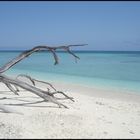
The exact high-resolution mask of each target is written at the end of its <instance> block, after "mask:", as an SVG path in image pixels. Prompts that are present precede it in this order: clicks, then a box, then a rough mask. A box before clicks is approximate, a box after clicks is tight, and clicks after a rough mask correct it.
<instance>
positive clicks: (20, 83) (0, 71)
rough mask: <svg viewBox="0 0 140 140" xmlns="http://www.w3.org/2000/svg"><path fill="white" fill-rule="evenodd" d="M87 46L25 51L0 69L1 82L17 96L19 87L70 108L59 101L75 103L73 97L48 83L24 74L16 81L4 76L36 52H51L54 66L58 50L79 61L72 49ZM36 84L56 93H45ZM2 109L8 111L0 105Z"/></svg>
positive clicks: (45, 47) (40, 48) (38, 48)
mask: <svg viewBox="0 0 140 140" xmlns="http://www.w3.org/2000/svg"><path fill="white" fill-rule="evenodd" d="M85 45H87V44H78V45H67V46H59V47H49V46H36V47H34V48H32V49H31V50H28V51H24V52H23V53H21V54H20V55H19V56H17V57H16V58H14V59H12V60H11V61H10V62H8V63H6V64H5V65H4V66H3V67H1V68H0V82H2V83H4V84H5V85H6V86H7V87H8V88H9V89H10V91H12V92H13V93H15V94H16V95H19V94H18V92H20V90H19V89H18V87H20V88H22V89H25V90H27V91H29V92H32V93H33V94H36V95H37V96H39V97H40V98H42V99H43V101H44V102H46V101H50V102H52V103H55V104H57V105H58V106H59V107H64V108H68V107H67V106H66V105H64V104H62V103H60V102H58V101H57V100H61V99H69V100H71V101H73V102H74V100H73V97H69V96H68V95H66V94H65V93H64V92H62V91H57V90H56V88H54V87H53V86H52V84H50V83H48V82H44V81H40V80H37V79H34V78H32V77H30V76H28V75H24V74H20V75H18V76H17V77H16V78H15V79H14V78H10V77H8V76H6V75H4V74H3V73H4V72H5V71H7V70H8V69H10V68H11V67H13V66H14V65H15V64H17V63H19V62H20V61H21V60H23V59H25V58H26V57H28V56H30V55H31V54H33V53H35V52H41V51H49V52H51V53H52V55H53V57H54V60H55V62H54V65H56V64H58V56H57V54H56V50H58V49H62V50H64V51H66V52H67V53H69V54H70V55H72V56H73V57H74V58H75V59H79V57H78V56H76V55H75V54H74V53H73V52H72V51H71V50H70V47H74V46H85ZM19 77H25V78H27V79H29V80H30V81H31V83H32V85H31V84H29V83H26V82H23V81H21V80H19ZM35 82H39V83H42V84H45V85H49V87H50V88H51V89H53V90H54V92H51V90H50V88H47V89H48V91H45V90H42V89H40V88H38V87H36V83H35ZM14 87H15V88H14ZM55 94H61V95H63V96H64V98H58V97H56V96H55ZM2 99H3V98H2ZM43 101H41V102H43ZM37 103H38V102H37ZM2 108H3V110H4V111H5V110H6V109H5V107H3V106H2V105H0V109H2ZM8 111H9V110H8Z"/></svg>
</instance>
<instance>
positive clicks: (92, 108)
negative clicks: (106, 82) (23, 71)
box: [0, 82, 140, 139]
mask: <svg viewBox="0 0 140 140" xmlns="http://www.w3.org/2000/svg"><path fill="white" fill-rule="evenodd" d="M52 84H53V85H54V86H55V87H56V88H57V89H59V90H62V91H64V92H65V93H67V95H69V96H72V97H74V100H75V102H71V101H69V100H62V101H61V102H62V103H64V104H65V105H67V106H68V107H69V109H65V108H58V106H57V105H55V104H53V103H49V102H47V103H38V104H28V103H29V102H34V101H38V100H39V99H38V97H37V96H36V95H34V94H32V93H29V92H26V91H21V92H20V96H17V95H14V94H13V93H11V92H9V91H8V89H7V88H6V87H5V86H4V85H3V84H2V83H0V90H1V91H0V98H1V100H0V101H1V102H0V104H7V107H9V108H12V109H13V110H16V111H17V112H20V113H16V112H15V113H5V112H3V111H2V110H0V138H8V139H9V138H14V139H20V138H140V133H139V132H140V96H139V95H136V94H130V93H124V94H123V93H119V92H118V91H116V92H115V91H111V90H103V89H97V88H93V87H92V88H89V87H84V86H80V85H72V84H71V85H70V84H66V83H65V84H64V83H54V82H53V83H52ZM3 97H7V99H3V100H2V98H3ZM8 104H9V105H8Z"/></svg>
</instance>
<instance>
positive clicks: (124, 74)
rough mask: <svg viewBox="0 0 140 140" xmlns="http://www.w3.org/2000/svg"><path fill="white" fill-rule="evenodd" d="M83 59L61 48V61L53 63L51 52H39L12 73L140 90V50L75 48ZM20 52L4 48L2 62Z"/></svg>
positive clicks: (22, 62)
mask: <svg viewBox="0 0 140 140" xmlns="http://www.w3.org/2000/svg"><path fill="white" fill-rule="evenodd" d="M75 53H76V55H78V56H79V57H80V60H78V61H77V63H75V59H74V58H73V57H72V56H71V55H69V54H66V53H64V52H59V53H58V56H59V62H60V63H59V64H58V65H53V63H54V60H53V56H52V55H51V54H50V53H45V52H42V53H36V54H33V55H32V56H31V57H28V58H26V59H25V60H23V61H21V62H20V63H18V64H17V65H15V66H14V67H12V68H11V69H10V70H8V71H7V73H8V74H13V73H15V74H19V73H24V74H29V75H32V76H34V77H37V78H42V79H47V80H48V81H62V82H67V83H74V84H75V83H76V84H81V85H85V86H90V87H91V86H93V87H95V86H96V87H97V86H98V87H102V88H111V89H116V90H125V91H133V92H137V93H139V92H140V74H139V72H140V52H111V51H106V52H105V51H99V52H98V51H85V52H80V51H79V52H75ZM18 54H20V52H16V51H15V52H14V51H13V52H0V66H2V65H3V64H5V63H6V62H7V61H9V60H10V59H11V58H14V57H15V56H17V55H18Z"/></svg>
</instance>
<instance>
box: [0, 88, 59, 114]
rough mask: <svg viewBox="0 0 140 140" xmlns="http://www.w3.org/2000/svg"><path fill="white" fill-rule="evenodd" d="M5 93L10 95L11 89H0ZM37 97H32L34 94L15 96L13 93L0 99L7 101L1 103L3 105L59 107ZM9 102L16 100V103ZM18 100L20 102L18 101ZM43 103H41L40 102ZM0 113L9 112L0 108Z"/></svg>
mask: <svg viewBox="0 0 140 140" xmlns="http://www.w3.org/2000/svg"><path fill="white" fill-rule="evenodd" d="M5 93H7V94H8V95H10V96H11V91H1V92H0V94H4V95H5ZM12 95H13V94H12ZM39 99H40V98H39V97H37V96H36V97H34V96H30V95H28V96H17V95H13V97H1V98H0V101H4V102H5V101H6V102H7V103H4V102H3V104H2V105H5V106H24V107H33V108H59V106H57V105H55V104H54V105H46V104H48V103H51V102H49V101H44V100H39ZM8 101H9V102H11V101H12V102H14V101H16V102H18V103H8ZM19 102H20V103H19ZM41 103H43V104H41ZM39 104H40V105H39ZM0 113H10V112H5V111H4V110H2V109H0Z"/></svg>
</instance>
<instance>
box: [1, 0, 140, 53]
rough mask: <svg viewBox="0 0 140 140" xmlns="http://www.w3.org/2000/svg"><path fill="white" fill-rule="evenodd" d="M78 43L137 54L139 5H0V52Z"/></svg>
mask: <svg viewBox="0 0 140 140" xmlns="http://www.w3.org/2000/svg"><path fill="white" fill-rule="evenodd" d="M79 43H80V44H81V43H88V44H89V45H88V46H85V47H78V48H77V49H81V50H83V49H86V50H125V51H127V50H128V51H129V50H137V51H140V2H139V1H135V2H133V1H131V2H129V1H126V2H125V1H124V2H122V1H120V2H119V1H116V2H115V1H112V2H111V1H110V2H109V1H105V2H103V1H91V2H90V1H89V2H86V1H83V2H82V1H81V2H80V1H79V2H78V1H77V2H74V1H73V2H72V1H71V2H70V1H65V2H62V1H59V2H56V1H52V2H51V1H44V2H43V1H42V2H39V1H38V2H37V1H36V2H35V1H30V2H28V1H22V2H20V1H19V2H18V1H17V2H16V1H13V2H10V1H7V2H4V1H1V2H0V50H2V49H5V50H6V49H29V48H32V47H34V46H36V45H50V46H53V45H54V46H59V45H67V44H79Z"/></svg>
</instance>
